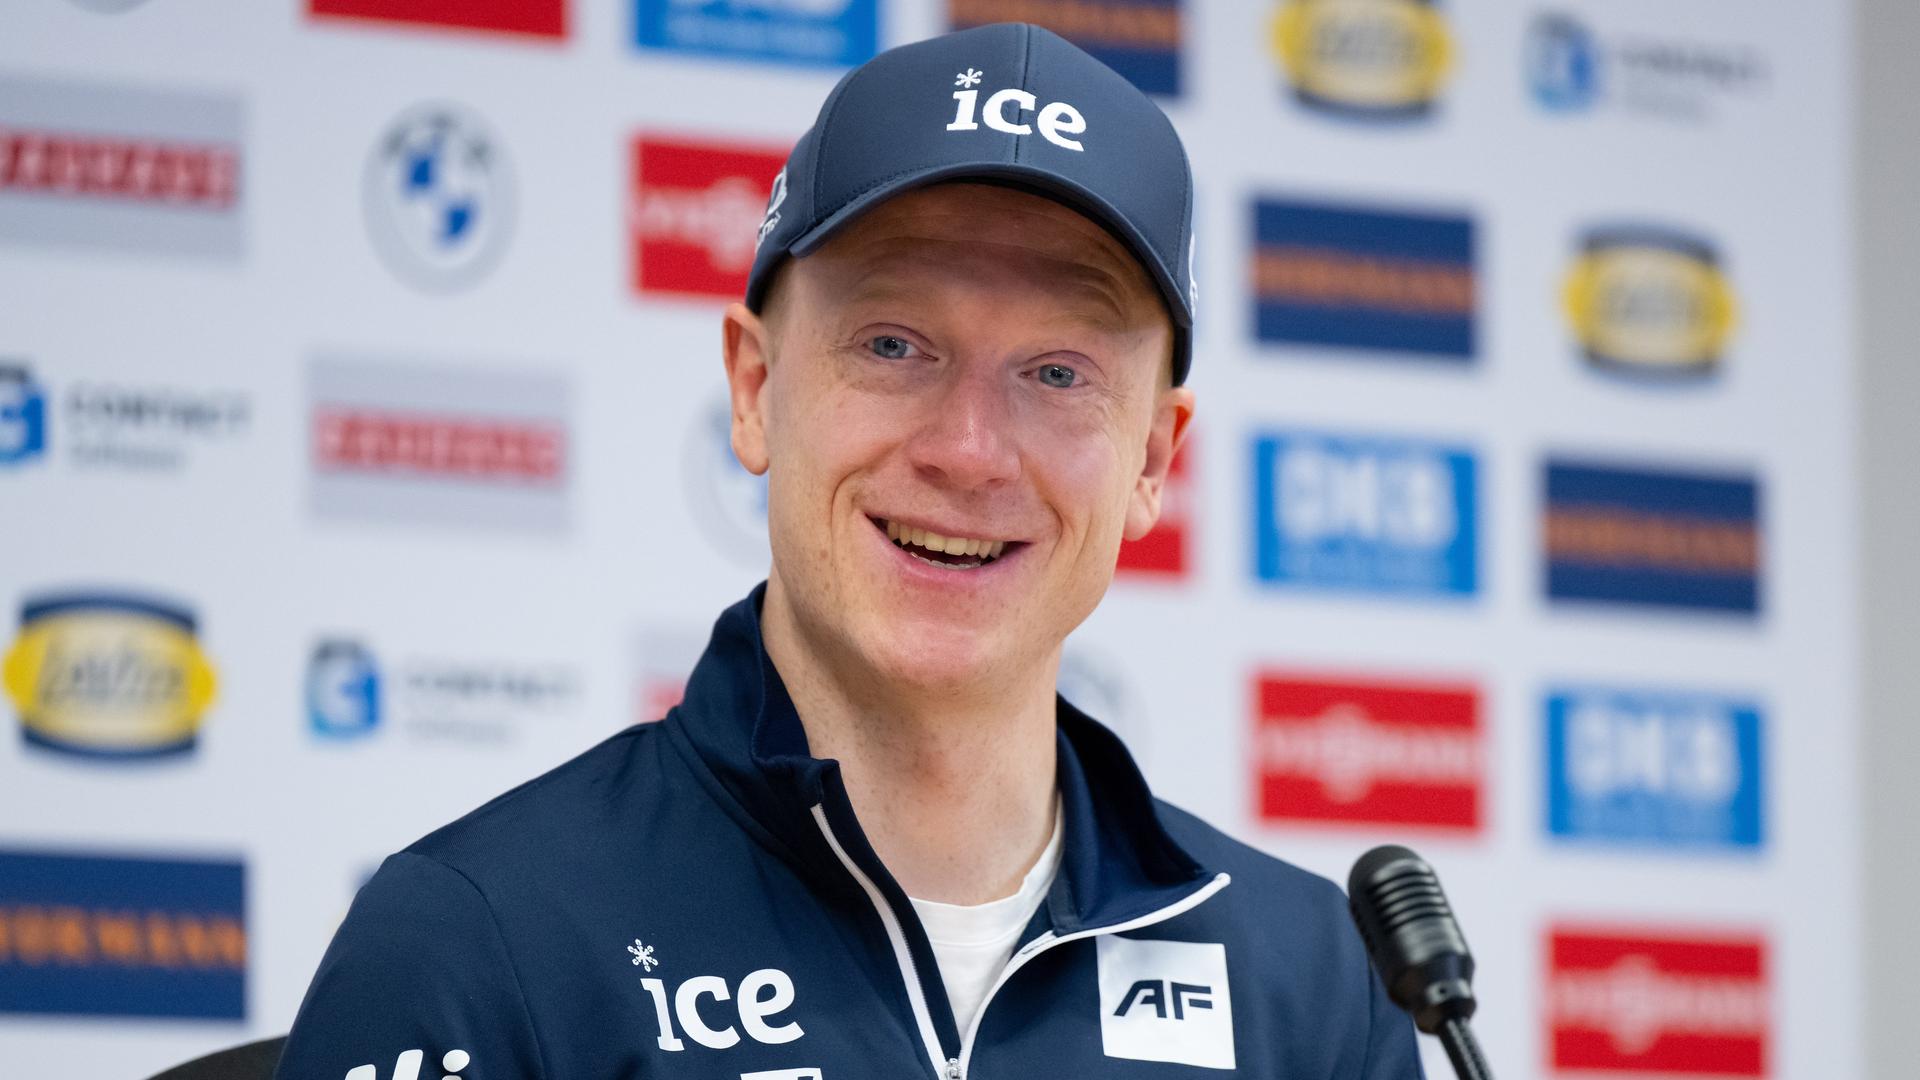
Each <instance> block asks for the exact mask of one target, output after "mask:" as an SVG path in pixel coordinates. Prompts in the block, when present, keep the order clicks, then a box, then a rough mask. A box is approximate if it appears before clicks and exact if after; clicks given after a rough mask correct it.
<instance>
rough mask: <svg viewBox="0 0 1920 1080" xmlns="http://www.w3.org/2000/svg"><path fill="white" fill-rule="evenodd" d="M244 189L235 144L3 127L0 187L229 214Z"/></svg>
mask: <svg viewBox="0 0 1920 1080" xmlns="http://www.w3.org/2000/svg"><path fill="white" fill-rule="evenodd" d="M239 184H240V152H239V148H238V147H235V146H230V145H224V144H220V143H189V142H167V141H163V140H160V139H152V138H139V137H132V136H114V135H79V134H73V133H70V132H57V131H22V130H18V129H7V128H0V189H17V190H22V191H40V192H47V193H50V194H54V195H78V196H90V197H95V198H104V199H126V200H131V201H136V202H146V203H155V204H159V205H167V206H179V207H187V208H193V209H206V210H226V209H229V208H231V207H232V206H233V203H234V197H235V192H236V190H237V189H238V188H239Z"/></svg>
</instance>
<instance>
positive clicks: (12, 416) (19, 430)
mask: <svg viewBox="0 0 1920 1080" xmlns="http://www.w3.org/2000/svg"><path fill="white" fill-rule="evenodd" d="M46 452H47V395H46V391H44V390H42V389H41V388H40V384H39V383H37V382H35V381H34V380H33V372H32V371H30V370H28V369H27V367H26V365H24V364H20V365H14V364H0V465H20V464H24V463H25V462H28V461H32V460H34V459H35V458H38V457H40V456H41V455H43V454H45V453H46Z"/></svg>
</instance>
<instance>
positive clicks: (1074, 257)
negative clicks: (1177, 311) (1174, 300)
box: [799, 183, 1166, 328]
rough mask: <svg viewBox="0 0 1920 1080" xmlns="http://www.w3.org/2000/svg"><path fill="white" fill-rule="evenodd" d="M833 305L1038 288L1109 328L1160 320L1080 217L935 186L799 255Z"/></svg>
mask: <svg viewBox="0 0 1920 1080" xmlns="http://www.w3.org/2000/svg"><path fill="white" fill-rule="evenodd" d="M799 264H800V265H802V266H805V267H807V272H808V273H809V275H812V274H814V273H816V272H817V273H818V274H819V275H820V276H821V277H822V278H823V279H824V280H823V284H827V285H828V288H829V289H830V292H829V295H830V296H831V297H832V298H833V299H835V300H837V301H842V302H856V301H858V300H860V299H862V298H865V297H869V296H883V295H885V294H888V293H893V292H899V291H904V290H908V289H911V288H916V287H919V286H920V285H922V284H923V283H924V282H925V280H926V279H929V278H931V279H935V280H940V281H948V282H975V283H980V284H983V285H991V284H996V283H1004V284H1006V285H1008V286H1011V287H1020V288H1029V289H1042V290H1044V291H1045V293H1046V294H1047V295H1048V296H1049V297H1050V298H1052V299H1055V300H1059V301H1062V302H1064V303H1066V304H1067V305H1068V306H1069V308H1070V309H1071V310H1072V311H1073V312H1075V313H1080V314H1085V315H1087V316H1089V317H1090V318H1093V319H1094V320H1095V321H1098V322H1100V323H1103V324H1111V325H1114V326H1115V327H1116V328H1122V327H1133V326H1137V325H1140V324H1151V323H1155V322H1159V321H1162V320H1164V319H1165V318H1166V314H1165V305H1164V303H1163V302H1162V301H1161V299H1160V295H1159V292H1158V290H1157V289H1155V288H1154V286H1153V284H1152V282H1151V281H1150V280H1149V279H1148V277H1147V273H1146V270H1145V269H1144V268H1143V267H1142V266H1141V265H1140V263H1139V261H1138V260H1136V259H1135V258H1134V257H1133V255H1132V253H1131V252H1130V251H1128V249H1127V248H1126V246H1125V245H1124V244H1122V243H1121V242H1120V241H1119V240H1118V239H1116V238H1115V237H1114V236H1113V235H1112V234H1111V233H1109V232H1108V231H1107V230H1106V229H1105V228H1103V227H1102V226H1101V225H1099V224H1098V223H1097V222H1095V221H1093V220H1092V219H1090V218H1087V217H1085V216H1083V215H1081V214H1080V213H1078V212H1076V211H1074V210H1073V209H1071V208H1069V207H1067V206H1065V205H1063V204H1061V203H1059V202H1056V201H1054V200H1052V199H1049V198H1045V197H1043V196H1040V195H1035V194H1032V193H1030V192H1026V191H1021V190H1018V189H1015V188H1010V187H1000V186H995V185H988V184H978V183H950V184H936V185H933V186H931V187H926V188H921V189H918V190H915V191H910V192H907V193H905V194H902V195H899V196H896V197H895V198H892V199H889V200H888V201H887V202H885V203H883V204H881V205H880V206H878V207H876V208H874V209H873V210H871V211H869V212H867V213H866V214H863V215H862V216H861V217H860V218H859V219H858V220H857V221H855V222H854V223H852V224H851V225H849V226H848V227H847V228H846V229H845V230H844V231H843V232H841V233H839V234H838V235H836V236H834V237H833V239H831V240H829V241H828V242H827V243H826V244H824V245H822V246H821V248H820V249H819V250H818V251H816V252H814V253H813V254H812V255H810V256H808V257H807V258H804V259H801V260H799Z"/></svg>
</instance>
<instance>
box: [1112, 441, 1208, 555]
mask: <svg viewBox="0 0 1920 1080" xmlns="http://www.w3.org/2000/svg"><path fill="white" fill-rule="evenodd" d="M1194 453H1195V451H1194V448H1193V439H1192V438H1188V439H1187V440H1186V441H1185V442H1184V443H1182V444H1181V446H1180V452H1179V453H1177V454H1175V455H1174V456H1173V461H1172V463H1171V464H1170V465H1169V466H1168V468H1167V483H1166V486H1165V487H1163V488H1162V489H1161V490H1160V520H1159V521H1157V522H1155V523H1154V526H1153V529H1152V531H1150V532H1148V533H1147V535H1145V536H1143V537H1141V538H1140V539H1138V540H1128V541H1125V542H1123V543H1122V544H1121V545H1120V561H1119V564H1118V565H1117V566H1116V568H1115V573H1117V574H1118V575H1119V576H1121V577H1128V578H1136V579H1143V580H1150V579H1160V580H1178V579H1182V578H1185V577H1186V576H1187V574H1188V573H1189V572H1191V570H1192V568H1193V567H1192V564H1191V559H1192V552H1193V547H1194V543H1195V540H1194V536H1193V529H1194V522H1195V521H1196V519H1197V515H1196V514H1195V513H1194V506H1193V501H1194V497H1195V496H1194V489H1193V485H1194V479H1193V472H1192V468H1193V455H1194Z"/></svg>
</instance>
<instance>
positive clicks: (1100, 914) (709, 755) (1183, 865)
mask: <svg viewBox="0 0 1920 1080" xmlns="http://www.w3.org/2000/svg"><path fill="white" fill-rule="evenodd" d="M765 593H766V585H765V583H764V582H763V583H762V584H761V585H760V586H758V587H756V588H755V589H754V590H753V592H752V593H751V594H750V595H749V596H748V597H747V598H746V599H744V600H742V601H740V602H739V603H737V604H735V605H733V606H732V607H730V608H728V609H727V610H726V611H725V612H723V613H722V614H721V616H720V618H719V620H718V621H717V622H716V623H715V624H714V628H713V637H712V639H711V640H710V641H709V642H708V644H707V651H706V653H705V655H703V656H702V657H701V658H700V662H699V664H698V665H697V666H696V667H695V668H694V670H693V674H692V676H691V677H690V678H689V679H688V681H687V692H686V697H685V699H684V700H683V701H682V702H681V704H680V705H679V706H677V707H676V708H675V709H674V710H673V711H672V712H671V713H669V714H668V716H667V720H666V723H667V725H668V727H669V728H670V729H671V730H674V731H676V732H678V733H679V734H680V735H681V737H682V738H684V739H685V741H686V743H687V744H688V745H689V746H690V747H691V749H692V751H693V753H694V754H695V755H696V757H697V758H698V760H699V762H700V763H701V764H702V765H704V767H705V769H706V770H707V771H708V772H709V773H710V774H711V776H712V778H713V780H714V781H715V782H717V784H718V785H719V787H720V788H722V789H723V791H724V795H723V797H724V798H725V799H729V800H731V801H732V802H733V803H735V804H736V805H737V806H738V807H739V808H740V809H741V810H742V811H744V814H743V815H742V816H743V818H744V823H746V824H747V825H748V827H749V828H750V830H752V831H756V832H760V833H762V834H763V835H764V837H765V838H766V839H769V840H772V841H773V842H774V843H775V844H776V846H778V847H779V848H780V849H781V850H782V851H783V852H785V853H786V854H787V855H788V856H789V858H791V859H793V860H795V861H797V862H799V863H801V864H802V865H803V866H806V867H808V868H815V867H827V868H835V869H837V867H838V863H837V860H836V857H835V856H834V855H833V854H832V852H831V850H830V849H829V848H828V847H827V845H826V844H825V843H824V841H823V839H822V837H821V835H820V832H819V829H818V827H817V825H816V822H815V819H814V817H813V814H812V808H813V807H814V806H825V807H826V810H827V813H828V815H829V817H835V818H837V819H838V822H839V823H838V824H836V826H835V831H836V833H840V832H841V831H842V830H843V829H845V830H847V831H849V832H852V833H854V834H855V835H853V836H851V837H849V836H845V835H843V836H841V840H842V842H843V843H845V844H846V845H847V846H848V847H849V848H850V849H853V850H854V851H855V854H856V857H858V858H859V861H861V862H862V863H866V864H871V865H869V867H868V869H869V872H870V873H874V874H875V876H876V877H881V876H885V877H887V880H886V881H885V882H884V884H883V886H882V887H883V889H884V891H885V892H887V893H888V894H890V895H891V894H896V893H898V891H899V890H898V886H897V885H895V884H894V883H893V882H892V881H891V878H890V876H888V875H885V869H884V867H881V866H879V864H878V859H877V858H874V857H873V856H872V853H871V852H872V849H871V847H870V846H869V845H868V844H867V842H866V839H865V836H864V835H861V834H859V833H858V825H857V823H855V822H854V821H853V814H852V807H851V805H850V804H848V803H847V799H846V790H845V787H844V785H843V784H842V783H841V780H840V765H839V762H837V761H833V760H830V759H821V758H816V757H813V756H812V755H811V754H810V753H809V752H808V748H807V735H806V731H805V729H804V728H803V727H802V726H801V724H800V717H799V714H798V713H797V712H796V711H795V710H794V706H793V700H792V699H791V698H790V697H789V696H788V695H787V688H786V684H785V683H784V682H782V681H781V679H780V673H779V672H778V671H776V670H774V666H773V661H772V660H771V659H770V658H769V657H768V656H767V653H766V649H765V647H764V645H763V642H762V638H761V632H760V608H761V603H762V600H763V598H764V596H765ZM1057 701H1058V705H1057V712H1058V718H1059V722H1058V739H1059V754H1058V758H1059V766H1058V783H1059V787H1060V795H1061V807H1062V815H1063V818H1064V836H1063V851H1062V857H1061V868H1060V874H1059V876H1058V878H1056V880H1055V882H1054V888H1053V891H1052V893H1051V894H1050V895H1049V897H1048V900H1047V906H1046V910H1047V917H1048V919H1049V920H1050V922H1051V923H1052V927H1053V929H1054V931H1055V932H1056V933H1071V932H1074V931H1078V930H1082V929H1088V928H1093V927H1099V926H1106V925H1112V924H1116V923H1120V922H1124V921H1127V920H1130V919H1133V918H1137V917H1139V916H1141V915H1144V914H1146V913H1148V912H1151V911H1154V910H1156V909H1158V908H1161V907H1164V906H1166V905H1168V904H1171V903H1174V902H1176V901H1178V900H1180V899H1181V898H1183V897H1184V896H1186V895H1187V894H1189V893H1192V892H1193V891H1194V890H1195V889H1196V888H1197V887H1199V886H1201V885H1203V884H1204V883H1205V882H1206V881H1208V880H1210V879H1211V878H1212V876H1213V875H1212V874H1211V873H1210V872H1208V871H1207V870H1206V869H1204V868H1203V867H1202V866H1201V865H1200V864H1199V863H1198V862H1197V861H1196V860H1195V859H1194V858H1193V857H1192V856H1191V855H1189V854H1188V853H1187V852H1186V851H1185V850H1184V849H1183V848H1181V847H1180V846H1179V845H1178V844H1177V843H1175V842H1174V840H1173V838H1172V837H1171V836H1169V835H1168V834H1167V832H1166V829H1165V828H1164V827H1163V826H1162V825H1161V823H1160V819H1159V815H1158V813H1157V812H1156V810H1155V807H1154V801H1153V796H1152V794H1151V793H1150V792H1149V791H1148V790H1147V785H1146V781H1145V780H1144V779H1143V778H1142V777H1141V775H1140V771H1139V769H1138V768H1137V767H1136V766H1135V765H1134V763H1133V759H1132V757H1131V756H1130V755H1129V754H1128V753H1127V750H1126V748H1125V747H1124V746H1123V745H1122V744H1121V742H1120V740H1119V739H1118V738H1117V737H1116V736H1115V735H1114V734H1113V733H1112V732H1110V731H1108V730H1107V729H1106V728H1104V727H1102V726H1101V725H1100V724H1098V723H1097V722H1095V721H1094V720H1093V719H1091V718H1090V717H1088V716H1086V715H1085V714H1083V713H1081V712H1080V711H1079V710H1078V709H1076V708H1074V707H1073V706H1072V705H1070V704H1068V703H1067V702H1066V700H1065V699H1057Z"/></svg>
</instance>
